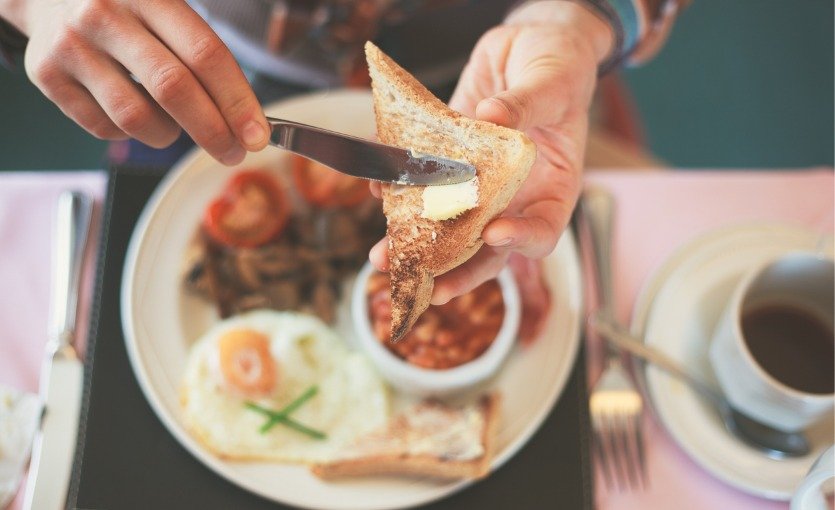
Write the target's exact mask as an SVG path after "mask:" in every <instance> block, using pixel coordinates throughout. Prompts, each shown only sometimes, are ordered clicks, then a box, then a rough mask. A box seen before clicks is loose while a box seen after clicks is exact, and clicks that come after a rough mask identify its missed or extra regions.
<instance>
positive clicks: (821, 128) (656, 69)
mask: <svg viewBox="0 0 835 510" xmlns="http://www.w3.org/2000/svg"><path fill="white" fill-rule="evenodd" d="M833 3H834V2H833V0H695V1H694V2H693V5H692V6H691V7H690V9H688V10H687V11H686V12H685V13H684V15H683V16H682V17H681V18H680V19H679V22H678V23H677V25H676V27H675V30H674V32H673V35H672V37H671V38H670V40H669V42H668V44H667V46H666V47H665V48H664V50H663V51H662V53H661V54H660V55H659V56H658V57H657V58H656V59H655V60H653V61H652V62H651V63H650V64H648V65H646V66H644V67H642V68H638V69H631V70H628V71H626V72H625V77H626V81H627V83H628V84H629V86H630V89H631V90H632V93H633V95H634V96H635V100H636V103H637V105H638V109H639V111H640V113H641V118H642V122H643V124H644V127H645V130H646V135H647V141H648V143H649V146H650V149H651V150H652V151H653V152H655V153H656V154H657V155H658V156H659V157H661V158H662V159H664V160H666V161H667V162H669V163H671V164H672V165H675V166H681V167H703V168H704V167H746V168H762V167H767V168H781V167H782V168H786V167H803V166H810V165H820V164H825V165H832V164H833V138H835V134H833V62H835V55H833ZM104 150H105V144H104V143H103V142H101V141H99V140H96V139H95V138H93V137H92V136H89V135H87V134H86V133H85V132H84V131H83V130H81V129H80V128H78V127H76V126H75V124H73V123H72V122H71V121H70V120H68V119H66V118H65V117H63V115H61V113H60V111H59V110H58V109H57V108H56V107H55V106H53V105H52V104H51V103H50V102H49V101H47V100H46V99H45V98H44V97H43V96H42V95H41V94H40V92H39V91H38V90H37V89H35V88H34V87H33V86H32V85H31V84H30V83H29V82H28V80H27V79H26V76H25V74H24V73H23V72H22V71H18V72H16V73H10V72H8V71H4V70H0V170H2V169H37V168H51V169H63V168H98V167H101V166H102V160H103V153H104Z"/></svg>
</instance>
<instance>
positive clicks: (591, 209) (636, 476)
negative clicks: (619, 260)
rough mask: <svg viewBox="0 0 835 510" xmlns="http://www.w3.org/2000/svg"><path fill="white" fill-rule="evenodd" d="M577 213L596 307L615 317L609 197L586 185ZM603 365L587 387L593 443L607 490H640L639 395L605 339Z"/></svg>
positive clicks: (643, 472)
mask: <svg viewBox="0 0 835 510" xmlns="http://www.w3.org/2000/svg"><path fill="white" fill-rule="evenodd" d="M579 212H580V216H581V219H582V220H583V221H582V223H583V224H585V225H586V228H587V232H588V234H589V237H590V240H591V247H592V250H591V252H592V253H591V254H590V255H591V260H592V266H593V269H594V275H595V280H596V281H595V284H596V288H597V294H598V304H599V310H598V311H597V314H600V315H603V316H606V317H609V318H612V319H613V318H614V310H613V306H614V301H613V297H614V294H613V286H612V265H611V253H612V251H611V238H612V222H613V217H614V199H613V198H612V195H611V194H610V193H609V192H608V191H606V190H603V189H601V188H591V187H589V188H588V189H586V191H585V192H584V193H583V196H582V199H581V201H580V209H579ZM606 349H607V356H606V367H605V369H604V371H603V374H602V375H601V377H600V379H598V381H597V383H596V384H595V385H594V387H593V388H592V392H591V398H590V400H589V411H590V413H591V422H592V428H593V441H592V447H593V449H594V455H595V456H596V457H597V460H598V462H599V464H600V466H601V469H602V471H603V477H604V479H605V481H606V486H607V488H608V489H609V490H614V489H615V488H617V489H618V490H620V491H624V490H642V489H646V488H647V487H648V486H649V481H648V479H647V475H646V459H645V454H644V438H643V432H642V423H641V416H642V413H643V407H644V405H643V398H642V397H641V394H640V393H639V392H638V390H637V389H636V388H635V384H634V383H633V381H632V380H631V379H630V378H629V374H627V372H626V370H625V369H624V367H623V363H622V359H621V353H620V351H619V350H618V349H616V348H615V347H614V346H613V345H612V344H611V343H610V342H608V341H607V343H606Z"/></svg>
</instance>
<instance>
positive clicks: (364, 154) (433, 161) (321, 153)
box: [267, 117, 475, 186]
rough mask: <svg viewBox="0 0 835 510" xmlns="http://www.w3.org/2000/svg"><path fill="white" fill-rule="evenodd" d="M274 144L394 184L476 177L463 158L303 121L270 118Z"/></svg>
mask: <svg viewBox="0 0 835 510" xmlns="http://www.w3.org/2000/svg"><path fill="white" fill-rule="evenodd" d="M267 121H268V122H269V123H270V126H271V128H272V133H271V135H270V144H271V145H274V146H276V147H279V148H281V149H285V150H288V151H291V152H295V153H296V154H299V155H301V156H304V157H306V158H309V159H312V160H314V161H318V162H319V163H322V164H323V165H325V166H328V167H330V168H333V169H334V170H336V171H338V172H342V173H344V174H348V175H352V176H354V177H361V178H363V179H372V180H375V181H383V182H390V183H394V184H413V185H418V186H432V185H437V184H458V183H461V182H466V181H469V180H470V179H472V178H473V177H475V167H474V166H472V165H470V164H467V163H465V162H462V161H455V160H452V159H447V158H443V157H441V156H435V155H432V154H423V153H418V152H415V151H413V150H407V149H401V148H400V147H394V146H391V145H385V144H382V143H377V142H372V141H369V140H364V139H362V138H357V137H355V136H350V135H345V134H342V133H337V132H336V131H330V130H327V129H322V128H318V127H315V126H308V125H307V124H301V123H299V122H293V121H289V120H283V119H274V118H270V117H267Z"/></svg>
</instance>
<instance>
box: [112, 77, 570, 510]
mask: <svg viewBox="0 0 835 510" xmlns="http://www.w3.org/2000/svg"><path fill="white" fill-rule="evenodd" d="M266 112H267V114H269V115H271V116H275V117H283V118H287V119H292V120H296V121H299V122H305V123H309V124H314V125H317V126H322V127H325V128H329V129H334V130H337V131H342V132H346V133H351V134H354V135H357V136H368V137H370V136H372V135H373V133H374V116H373V111H372V105H371V96H370V94H369V93H368V92H363V91H331V92H328V93H321V94H313V95H308V96H300V97H297V98H294V99H290V100H287V101H283V102H280V103H277V104H275V105H272V106H271V107H269V108H266ZM286 157H287V156H286V153H284V152H282V151H279V150H277V149H267V150H264V151H262V152H260V153H256V154H250V155H249V156H247V159H246V161H245V162H244V163H243V164H242V165H240V167H243V166H253V165H255V166H258V165H269V166H272V167H278V168H281V167H282V162H283V161H285V159H284V158H286ZM233 172H234V170H233V169H227V168H224V167H222V166H221V165H219V164H218V163H216V162H214V161H213V160H212V159H211V158H210V157H209V156H208V155H207V154H206V153H205V152H204V151H202V150H195V151H193V152H192V153H191V154H190V155H189V156H187V157H186V158H184V159H183V160H182V162H181V163H180V164H179V165H178V166H177V167H176V168H175V169H174V170H172V171H171V173H170V174H169V175H168V176H167V177H166V178H165V180H164V181H163V182H162V183H161V184H160V186H159V188H158V189H157V190H156V191H155V193H154V195H153V196H152V198H151V200H150V201H149V202H148V205H147V206H146V207H145V210H144V211H143V213H142V216H141V217H140V219H139V222H138V224H137V227H136V230H135V231H134V234H133V237H132V239H131V243H130V247H129V250H128V254H127V259H126V262H125V268H124V276H123V284H122V322H123V327H124V331H125V341H126V343H127V349H128V353H129V356H130V360H131V364H132V366H133V370H134V372H135V373H136V376H137V379H138V380H139V383H140V386H141V387H142V390H143V392H144V393H145V397H146V398H147V399H148V401H149V402H150V404H151V407H152V408H153V409H154V411H155V412H156V413H157V415H158V416H159V417H160V419H161V420H162V422H163V423H164V424H165V426H166V427H167V428H168V430H169V431H170V432H171V433H172V434H173V435H174V437H176V438H177V440H178V441H179V442H180V443H181V444H182V445H183V446H184V447H185V448H186V449H187V450H188V451H189V452H191V453H192V454H193V455H194V456H195V457H197V458H198V459H199V460H200V461H202V462H203V463H204V464H205V465H207V466H208V467H209V468H211V469H212V470H214V471H215V472H216V473H217V474H219V475H220V476H222V477H224V478H226V479H228V480H230V481H232V482H233V483H236V484H237V485H239V486H241V487H243V488H245V489H247V490H249V491H252V492H254V493H256V494H259V495H261V496H264V497H266V498H269V499H272V500H275V501H279V502H282V503H287V504H291V505H296V506H300V507H306V508H331V509H364V510H372V509H384V508H402V507H407V506H413V505H418V504H421V503H426V502H429V501H432V500H436V499H438V498H441V497H443V496H446V495H449V494H451V493H453V492H455V491H457V490H459V489H461V488H463V487H465V486H466V485H467V483H465V482H439V481H433V480H425V479H406V478H403V479H398V478H391V477H389V478H383V477H380V478H366V479H361V480H353V481H343V482H338V483H326V482H323V481H321V480H319V479H318V478H316V477H314V476H313V475H311V474H310V473H309V471H308V470H307V468H305V467H303V466H297V465H282V464H269V463H246V462H228V461H224V460H221V459H219V458H217V457H215V456H213V455H212V454H211V453H209V452H208V451H207V450H206V449H204V448H203V447H202V446H201V445H200V444H199V443H198V442H197V441H195V440H194V439H193V438H192V437H191V436H190V435H189V434H188V433H187V432H186V430H185V428H184V427H183V425H182V419H181V412H180V405H179V401H178V388H179V386H180V378H181V376H182V371H183V367H184V366H185V361H186V356H187V353H188V349H189V345H190V344H191V343H192V342H193V341H194V340H195V339H197V338H198V337H199V336H200V334H201V333H202V332H204V331H205V330H206V329H207V328H208V327H209V326H210V325H211V324H212V323H213V322H215V321H216V320H217V316H216V315H215V312H214V309H213V307H211V306H209V305H208V304H207V303H205V302H203V301H201V300H199V299H196V298H194V297H193V296H191V295H189V294H187V293H185V292H183V289H182V286H181V266H182V264H183V256H184V251H185V249H186V247H187V244H188V242H189V239H190V238H191V236H192V235H193V233H194V232H195V229H196V228H197V225H198V223H199V218H200V217H201V213H202V211H203V209H204V207H205V206H206V204H207V203H208V202H209V201H210V200H211V199H212V198H213V197H214V196H215V195H216V194H217V193H218V191H219V190H220V189H221V188H222V186H223V185H224V183H225V181H226V180H227V179H228V178H229V176H230V175H232V173H233ZM546 277H547V280H548V282H549V285H550V286H551V290H552V294H553V307H552V309H551V311H550V315H549V317H548V324H547V328H546V331H547V332H548V334H547V335H545V337H543V338H539V339H538V340H537V341H536V342H534V343H533V344H532V345H531V346H529V347H526V348H521V347H517V348H516V349H515V351H514V352H513V353H511V356H510V359H509V360H508V362H507V364H506V365H505V366H504V368H503V369H502V372H501V373H500V375H499V376H498V377H497V378H496V380H495V382H494V383H493V385H494V386H495V388H496V389H497V390H498V391H500V392H501V393H502V394H503V395H504V396H505V399H504V401H503V402H504V404H503V412H502V417H501V425H500V428H499V433H498V438H497V450H496V456H495V458H494V461H493V468H494V469H496V468H498V467H499V466H500V465H502V464H503V463H504V462H506V461H507V460H508V459H509V458H510V457H511V456H513V455H514V454H515V453H516V452H517V451H518V450H519V449H520V448H521V447H522V446H523V445H524V444H525V443H526V442H527V441H528V439H529V438H530V437H531V436H532V435H533V433H534V432H535V431H536V430H537V429H538V428H539V426H540V425H541V424H542V422H543V420H544V419H545V417H546V416H547V415H548V413H549V412H550V410H551V409H552V407H553V406H554V404H555V402H556V400H557V397H558V396H559V394H560V393H561V392H562V389H563V387H564V386H565V383H566V381H567V378H568V375H569V373H570V372H571V368H572V366H573V364H574V361H575V358H576V357H577V356H576V355H577V352H578V345H579V338H580V337H579V331H580V328H579V325H580V316H581V306H582V285H581V276H580V267H579V261H578V259H577V254H576V250H575V245H574V240H573V238H572V237H571V235H570V233H568V232H566V234H565V235H563V237H562V240H561V241H560V243H559V245H558V246H557V249H556V251H555V252H554V254H552V255H551V256H550V257H549V258H548V259H547V264H546ZM346 295H350V294H347V293H346ZM343 311H344V310H343ZM345 315H346V314H342V313H340V316H345ZM337 329H338V330H339V331H340V332H341V333H342V334H343V335H344V336H345V337H346V340H347V341H348V342H350V341H351V339H350V336H351V335H352V334H353V332H352V328H351V327H350V325H347V324H345V322H343V323H342V324H338V325H337Z"/></svg>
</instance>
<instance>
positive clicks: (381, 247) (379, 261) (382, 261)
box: [368, 237, 389, 273]
mask: <svg viewBox="0 0 835 510" xmlns="http://www.w3.org/2000/svg"><path fill="white" fill-rule="evenodd" d="M368 260H369V261H370V262H371V265H372V266H374V267H376V268H377V270H378V271H382V272H384V273H385V272H388V270H389V238H388V237H384V238H382V239H380V240H379V241H378V242H377V244H375V245H374V246H372V247H371V251H369V252H368Z"/></svg>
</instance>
